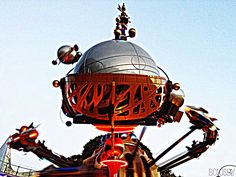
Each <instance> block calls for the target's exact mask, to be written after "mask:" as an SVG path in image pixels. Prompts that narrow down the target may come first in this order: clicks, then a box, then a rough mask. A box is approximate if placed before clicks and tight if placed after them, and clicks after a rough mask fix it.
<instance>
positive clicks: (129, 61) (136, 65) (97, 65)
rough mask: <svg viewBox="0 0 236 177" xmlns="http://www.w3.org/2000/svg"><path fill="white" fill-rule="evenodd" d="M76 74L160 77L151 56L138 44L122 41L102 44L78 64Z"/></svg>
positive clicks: (88, 52)
mask: <svg viewBox="0 0 236 177" xmlns="http://www.w3.org/2000/svg"><path fill="white" fill-rule="evenodd" d="M74 73H120V74H143V75H154V76H159V71H158V69H157V66H156V64H155V62H154V60H153V59H152V58H151V56H150V55H149V54H148V53H147V52H146V51H145V50H143V49H142V48H141V47H139V46H138V45H136V44H133V43H131V42H127V41H121V40H109V41H105V42H101V43H99V44H97V45H95V46H93V47H91V48H90V49H89V50H87V51H86V52H85V53H84V55H83V56H82V57H81V58H80V60H79V62H78V63H77V64H76V66H75V69H74Z"/></svg>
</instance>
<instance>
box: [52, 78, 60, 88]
mask: <svg viewBox="0 0 236 177" xmlns="http://www.w3.org/2000/svg"><path fill="white" fill-rule="evenodd" d="M52 85H53V87H56V88H57V87H59V86H60V82H59V81H58V80H54V81H53V82H52Z"/></svg>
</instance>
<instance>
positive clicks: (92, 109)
mask: <svg viewBox="0 0 236 177" xmlns="http://www.w3.org/2000/svg"><path fill="white" fill-rule="evenodd" d="M118 10H119V11H120V12H121V14H120V15H119V16H118V17H117V18H116V28H115V30H114V35H115V39H113V40H108V41H105V42H102V43H99V44H97V45H95V46H93V47H91V48H90V49H89V50H88V51H86V52H85V53H84V54H83V55H82V53H81V52H79V47H78V46H77V45H74V46H73V47H71V46H68V45H64V46H62V47H60V48H59V49H58V53H57V55H58V58H57V59H56V60H53V61H52V64H54V65H57V64H60V63H63V64H73V63H76V66H75V68H73V69H72V70H71V71H69V73H68V74H67V75H66V76H65V77H64V78H62V79H60V80H55V81H53V86H54V87H60V89H61V91H62V111H63V113H64V114H65V115H66V116H67V117H68V121H67V122H66V125H67V126H71V125H72V124H92V125H94V127H96V128H97V129H99V130H103V131H105V132H107V134H106V135H102V136H100V139H99V140H98V141H96V143H97V145H96V147H94V149H92V150H93V153H91V154H89V156H87V157H86V158H85V157H83V156H79V155H74V156H71V157H68V158H66V157H64V156H62V155H58V154H56V153H53V152H52V151H51V150H49V149H48V148H47V147H46V146H45V145H44V142H41V141H37V142H36V139H37V137H38V131H37V129H36V128H37V127H34V125H33V123H32V124H31V125H29V126H22V127H21V128H20V129H17V133H15V134H14V135H12V136H11V140H10V142H9V146H10V148H13V149H16V150H22V151H24V152H32V153H34V154H36V155H37V156H38V157H39V158H41V159H47V160H49V161H51V162H52V163H53V164H54V165H55V166H56V167H55V168H50V169H45V170H43V171H41V172H39V173H38V176H97V177H105V176H106V177H107V176H110V177H116V176H120V177H136V176H138V177H158V176H160V173H161V172H164V171H166V170H169V169H171V168H173V167H176V166H178V165H180V164H182V163H185V162H187V161H189V160H191V159H194V158H197V157H199V156H200V155H201V154H202V153H203V152H205V151H206V150H207V149H208V147H209V146H211V145H213V144H214V143H215V141H216V140H217V137H218V128H217V127H216V126H215V125H214V123H213V121H214V120H215V119H214V118H212V117H210V116H209V115H208V112H207V111H206V110H205V109H203V108H201V107H200V108H197V107H193V106H187V107H186V108H185V113H186V115H187V117H188V118H189V121H190V123H191V124H192V126H191V127H190V131H189V132H187V133H186V134H185V135H183V136H182V137H180V138H179V139H178V140H177V141H176V142H174V143H173V144H172V145H171V146H170V147H168V148H167V149H166V150H165V151H163V152H162V153H161V154H159V155H158V156H157V157H151V156H150V155H148V153H147V152H146V150H145V148H143V147H144V146H143V145H142V143H141V139H142V137H143V134H144V133H145V130H146V126H158V127H160V126H161V125H163V124H165V123H173V122H179V121H180V120H181V117H182V115H183V112H181V111H180V110H179V108H180V107H181V106H182V105H183V103H184V94H183V91H182V90H181V89H180V84H178V83H173V82H172V81H171V80H170V79H169V77H168V75H167V74H166V73H165V72H164V71H163V70H162V69H161V68H160V67H158V66H156V64H155V62H154V60H153V59H152V58H151V56H150V55H149V54H148V53H147V52H146V51H144V50H143V49H142V48H141V47H139V46H137V45H136V44H134V43H131V42H128V41H127V39H128V38H133V37H135V34H136V30H135V29H134V28H131V29H129V30H128V23H130V17H129V16H128V15H127V13H126V8H125V5H124V4H123V5H122V6H118ZM126 33H128V35H127V34H126ZM58 62H59V63H58ZM138 125H143V126H144V128H143V130H142V132H141V135H140V137H139V138H137V137H136V136H135V135H134V133H133V130H134V129H135V127H137V126H138ZM195 130H202V131H203V133H204V138H203V140H202V141H201V142H196V141H193V144H192V145H191V146H190V147H187V150H186V153H184V154H183V153H181V155H178V156H175V157H174V158H171V159H170V160H168V161H166V162H164V163H162V164H159V165H158V164H156V163H157V162H158V161H159V160H160V159H161V158H162V157H163V156H165V155H166V154H167V153H168V152H169V151H170V150H172V149H173V148H174V147H175V146H176V145H177V144H179V143H180V142H181V141H182V140H183V139H185V138H186V137H187V136H189V135H190V134H191V133H193V132H194V131H195Z"/></svg>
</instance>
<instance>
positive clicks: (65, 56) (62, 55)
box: [57, 45, 76, 64]
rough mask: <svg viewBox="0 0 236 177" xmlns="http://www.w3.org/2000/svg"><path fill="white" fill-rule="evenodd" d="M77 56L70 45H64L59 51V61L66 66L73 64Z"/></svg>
mask: <svg viewBox="0 0 236 177" xmlns="http://www.w3.org/2000/svg"><path fill="white" fill-rule="evenodd" d="M75 55H76V51H75V50H74V48H73V47H71V46H69V45H64V46H62V47H60V48H59V49H58V51H57V57H58V59H59V60H60V61H61V62H62V63H64V64H71V63H73V59H74V57H75Z"/></svg>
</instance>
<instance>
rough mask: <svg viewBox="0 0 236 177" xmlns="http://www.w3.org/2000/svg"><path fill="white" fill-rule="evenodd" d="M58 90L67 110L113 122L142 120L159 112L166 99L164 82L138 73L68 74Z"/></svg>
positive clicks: (156, 77)
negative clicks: (62, 94)
mask: <svg viewBox="0 0 236 177" xmlns="http://www.w3.org/2000/svg"><path fill="white" fill-rule="evenodd" d="M63 79H64V82H63V83H64V84H63V85H62V86H61V88H62V89H63V90H64V93H65V94H66V99H67V100H64V101H67V103H68V105H69V106H70V108H71V109H72V110H73V112H74V113H75V115H76V114H83V115H85V116H86V117H88V118H93V119H96V120H105V121H109V120H110V118H109V116H108V114H109V113H111V114H112V119H114V121H125V120H137V119H141V118H145V117H147V116H148V115H150V114H152V113H154V112H155V111H156V110H158V109H159V108H160V106H161V104H162V103H163V100H164V98H165V83H166V80H165V78H163V77H160V76H147V75H138V74H113V73H96V74H71V75H68V76H67V77H65V78H63Z"/></svg>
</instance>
